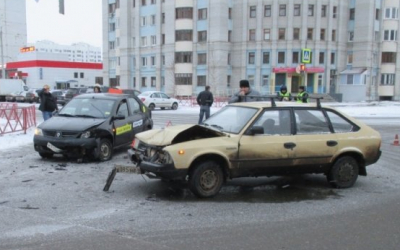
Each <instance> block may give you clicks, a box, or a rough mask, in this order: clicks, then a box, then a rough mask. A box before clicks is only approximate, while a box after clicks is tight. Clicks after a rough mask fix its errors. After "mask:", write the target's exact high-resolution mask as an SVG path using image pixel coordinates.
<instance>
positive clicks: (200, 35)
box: [197, 30, 207, 42]
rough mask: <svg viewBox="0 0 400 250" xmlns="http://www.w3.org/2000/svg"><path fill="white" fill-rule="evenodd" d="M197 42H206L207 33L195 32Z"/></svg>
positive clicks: (204, 31)
mask: <svg viewBox="0 0 400 250" xmlns="http://www.w3.org/2000/svg"><path fill="white" fill-rule="evenodd" d="M197 40H198V42H206V41H207V31H206V30H203V31H199V32H197Z"/></svg>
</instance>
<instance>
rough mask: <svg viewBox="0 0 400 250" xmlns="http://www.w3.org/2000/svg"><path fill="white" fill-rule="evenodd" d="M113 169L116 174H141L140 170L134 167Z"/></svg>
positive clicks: (116, 167) (117, 166) (119, 166)
mask: <svg viewBox="0 0 400 250" xmlns="http://www.w3.org/2000/svg"><path fill="white" fill-rule="evenodd" d="M115 169H116V170H117V172H118V173H132V174H141V170H140V168H138V167H136V166H122V165H115Z"/></svg>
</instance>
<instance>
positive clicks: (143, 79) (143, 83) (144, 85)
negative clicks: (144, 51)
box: [142, 77, 147, 87]
mask: <svg viewBox="0 0 400 250" xmlns="http://www.w3.org/2000/svg"><path fill="white" fill-rule="evenodd" d="M142 87H147V84H146V77H142Z"/></svg>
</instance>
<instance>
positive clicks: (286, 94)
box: [279, 91, 290, 98]
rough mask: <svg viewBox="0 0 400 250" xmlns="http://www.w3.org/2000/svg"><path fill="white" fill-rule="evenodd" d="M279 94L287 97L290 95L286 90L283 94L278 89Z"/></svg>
mask: <svg viewBox="0 0 400 250" xmlns="http://www.w3.org/2000/svg"><path fill="white" fill-rule="evenodd" d="M279 96H280V97H287V98H289V97H290V94H289V92H286V93H285V94H284V93H282V92H280V91H279Z"/></svg>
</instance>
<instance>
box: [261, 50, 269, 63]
mask: <svg viewBox="0 0 400 250" xmlns="http://www.w3.org/2000/svg"><path fill="white" fill-rule="evenodd" d="M262 63H263V64H269V52H263V61H262Z"/></svg>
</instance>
